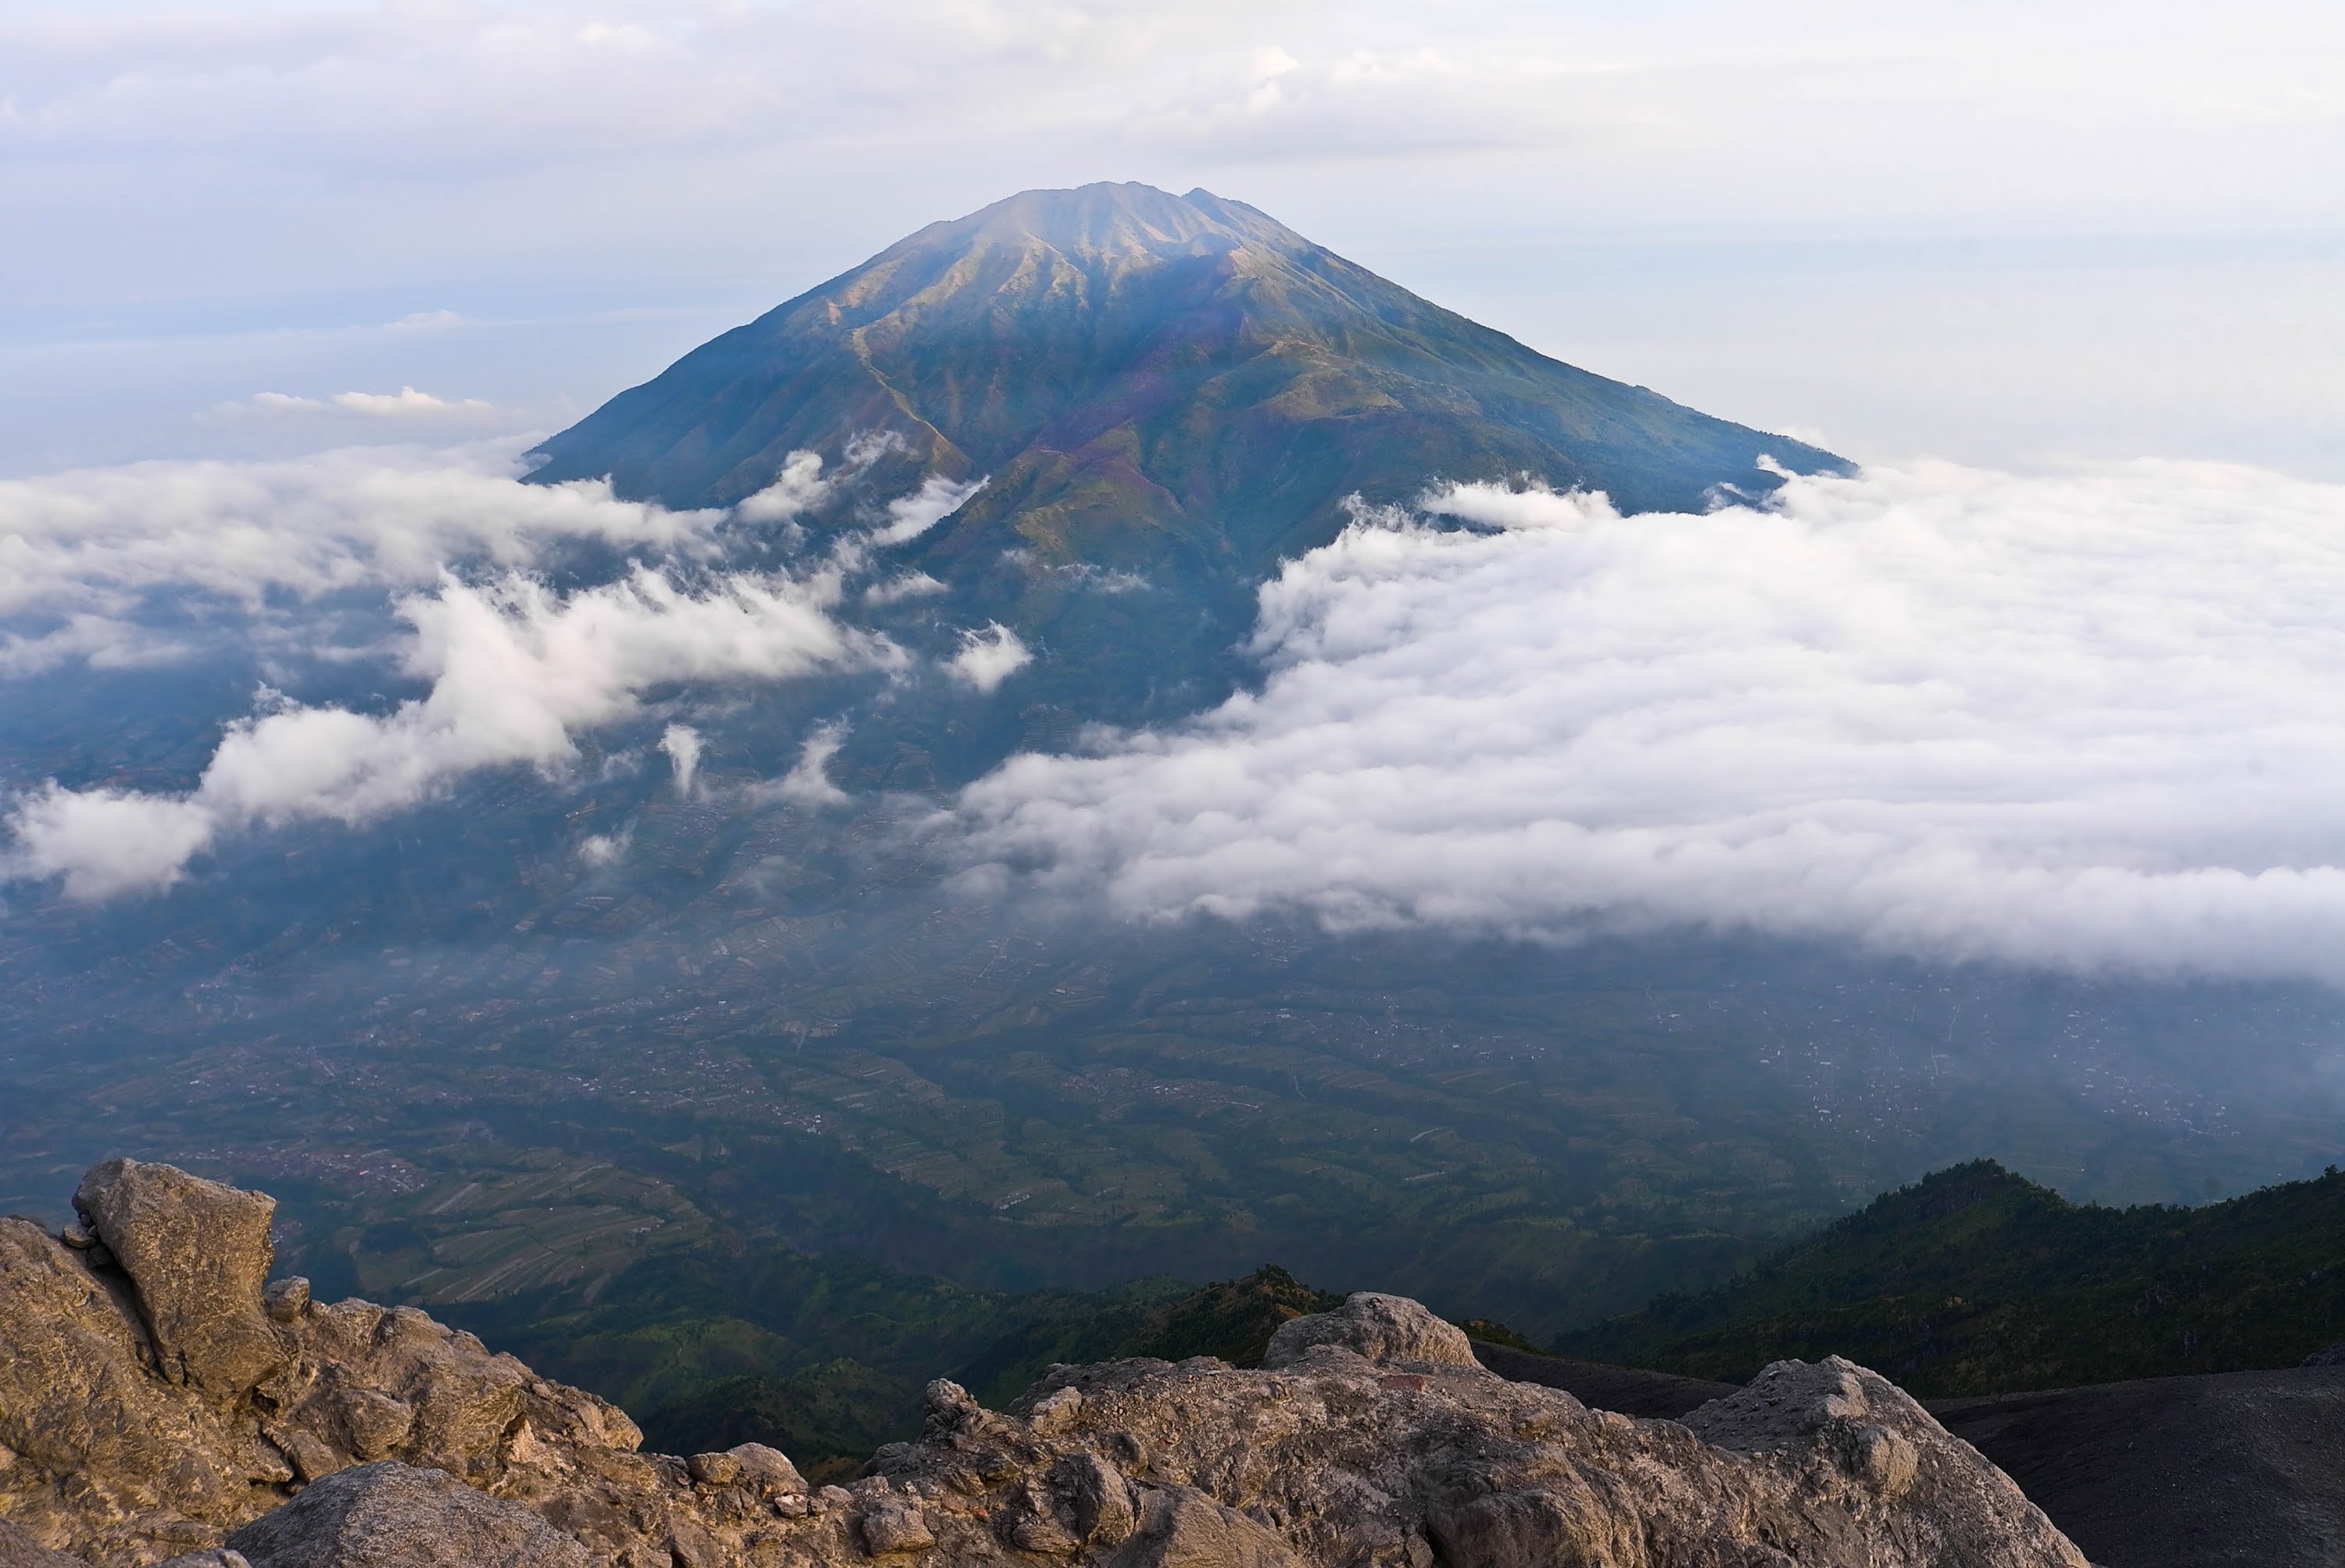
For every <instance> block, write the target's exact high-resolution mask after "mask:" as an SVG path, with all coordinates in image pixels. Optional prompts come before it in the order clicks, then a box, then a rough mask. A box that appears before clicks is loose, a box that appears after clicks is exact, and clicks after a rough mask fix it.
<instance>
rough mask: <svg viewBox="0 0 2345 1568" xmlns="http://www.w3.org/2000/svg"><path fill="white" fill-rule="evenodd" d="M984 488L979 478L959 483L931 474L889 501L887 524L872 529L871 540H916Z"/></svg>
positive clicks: (885, 542) (892, 542)
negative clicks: (908, 490)
mask: <svg viewBox="0 0 2345 1568" xmlns="http://www.w3.org/2000/svg"><path fill="white" fill-rule="evenodd" d="M984 488H985V481H984V480H983V479H982V478H979V479H971V480H969V481H966V482H961V481H956V480H950V479H947V478H946V477H945V476H944V475H943V474H941V473H931V474H929V476H928V478H926V479H924V480H922V481H921V482H920V487H919V489H918V490H916V491H914V492H913V493H912V494H909V495H901V496H898V497H897V498H896V499H895V500H893V501H890V502H889V503H888V522H887V524H886V526H884V527H881V528H878V529H875V530H874V531H873V533H872V535H871V541H872V543H873V544H875V545H901V544H904V543H905V542H907V541H908V540H912V539H917V538H919V536H920V535H923V534H925V533H927V532H928V531H929V529H931V528H933V527H935V526H936V525H937V524H939V523H941V522H943V521H944V520H945V519H946V518H948V517H949V516H951V515H952V514H954V513H955V512H958V511H959V510H960V508H961V504H963V503H964V502H966V501H967V500H968V499H969V497H970V496H972V495H974V494H977V493H978V492H979V491H980V490H982V489H984Z"/></svg>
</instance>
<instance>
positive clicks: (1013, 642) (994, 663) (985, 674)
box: [945, 621, 1034, 692]
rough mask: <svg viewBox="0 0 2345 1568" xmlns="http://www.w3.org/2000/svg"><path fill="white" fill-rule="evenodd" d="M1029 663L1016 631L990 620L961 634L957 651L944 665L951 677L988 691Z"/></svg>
mask: <svg viewBox="0 0 2345 1568" xmlns="http://www.w3.org/2000/svg"><path fill="white" fill-rule="evenodd" d="M1033 662H1034V656H1033V655H1032V654H1030V653H1029V652H1027V651H1026V645H1025V644H1024V643H1022V642H1020V641H1019V640H1018V634H1017V633H1016V632H1013V631H1011V630H1010V628H1009V627H1008V626H1003V625H1002V624H1001V623H1000V621H994V622H991V623H990V624H989V625H988V626H986V628H985V630H983V631H981V632H966V631H965V632H963V633H961V635H960V652H959V653H957V654H955V655H954V656H953V657H952V658H951V660H950V661H949V662H948V663H947V664H946V666H945V667H946V668H947V669H949V670H950V671H951V672H952V674H953V678H954V679H956V680H960V681H965V682H967V683H968V684H969V685H970V686H973V687H976V688H977V689H978V690H980V691H988V692H990V691H991V690H993V689H994V688H995V687H999V686H1000V684H1001V683H1002V682H1003V681H1005V680H1008V679H1009V678H1010V677H1011V676H1012V675H1014V674H1016V673H1017V672H1018V671H1019V670H1021V669H1023V668H1025V667H1027V666H1028V665H1030V664H1031V663H1033Z"/></svg>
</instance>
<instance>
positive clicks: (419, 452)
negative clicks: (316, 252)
mask: <svg viewBox="0 0 2345 1568" xmlns="http://www.w3.org/2000/svg"><path fill="white" fill-rule="evenodd" d="M518 444H519V443H514V442H495V443H483V444H482V445H480V446H474V447H464V448H458V449H455V450H452V451H431V450H426V449H423V448H421V447H417V448H405V447H352V448H346V449H343V450H340V451H337V452H329V453H320V454H318V455H316V456H311V457H304V458H299V459H295V460H288V461H279V462H265V463H226V462H188V463H183V462H168V463H132V464H129V465H127V466H125V467H119V468H88V469H78V470H75V471H72V472H69V473H56V474H49V475H45V476H42V477H39V478H34V479H12V480H0V616H15V615H23V614H26V613H39V614H45V615H70V614H84V613H88V614H102V615H113V616H123V615H127V613H129V612H130V611H131V610H133V609H134V608H136V606H137V604H138V603H139V601H140V599H141V598H142V597H143V596H145V595H146V594H147V593H149V592H150V591H153V590H157V589H160V588H166V587H180V588H189V589H194V590H197V591H199V592H203V593H208V594H212V595H216V596H219V597H221V598H224V599H228V600H230V601H233V602H235V603H237V604H239V605H240V606H246V607H248V608H257V607H258V606H259V604H260V603H261V602H262V600H263V599H264V598H265V597H266V596H269V595H270V594H272V593H285V594H289V595H292V596H297V597H300V598H314V597H316V596H321V595H325V594H330V593H334V592H339V591H340V590H344V589H349V588H354V587H393V588H399V587H415V586H421V585H428V584H430V583H432V582H434V581H436V580H437V578H438V577H439V575H440V574H441V571H442V568H443V566H444V565H446V564H448V563H450V562H454V561H465V560H478V561H482V562H484V563H486V564H488V565H492V566H506V567H516V566H524V565H529V564H530V563H532V562H533V561H535V560H536V559H538V558H539V557H540V555H541V554H542V553H543V551H544V550H545V549H546V547H547V546H549V545H553V544H554V543H556V542H558V541H561V540H564V539H582V538H583V539H594V540H600V541H602V542H603V543H604V544H607V545H614V546H617V547H620V548H631V547H638V546H640V547H645V548H649V549H655V550H659V551H662V552H677V551H691V550H694V549H696V548H699V547H701V546H702V545H705V544H706V540H707V538H708V535H709V531H710V529H711V528H712V527H713V526H714V524H716V522H717V521H719V520H720V519H721V518H722V517H723V514H722V513H716V512H669V511H666V510H665V509H664V508H662V507H659V506H656V505H653V504H647V503H641V502H633V501H621V500H619V499H618V498H617V497H615V496H614V495H613V494H612V493H611V488H610V486H609V485H608V484H604V483H602V482H600V481H581V482H577V483H573V484H553V485H537V484H521V483H519V475H520V468H519V465H518V463H517V462H516V453H515V452H514V450H513V449H514V447H515V446H516V445H518Z"/></svg>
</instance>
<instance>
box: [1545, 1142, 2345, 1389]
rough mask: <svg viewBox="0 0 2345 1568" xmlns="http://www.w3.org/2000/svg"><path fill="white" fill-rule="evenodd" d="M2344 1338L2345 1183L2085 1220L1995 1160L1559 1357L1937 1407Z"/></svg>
mask: <svg viewBox="0 0 2345 1568" xmlns="http://www.w3.org/2000/svg"><path fill="white" fill-rule="evenodd" d="M2338 1339H2345V1176H2340V1174H2339V1173H2338V1171H2337V1170H2336V1168H2335V1167H2334V1166H2331V1167H2330V1170H2329V1173H2328V1174H2327V1175H2325V1176H2320V1177H2316V1178H2315V1179H2313V1180H2310V1181H2302V1182H2291V1183H2288V1184H2285V1185H2282V1186H2269V1187H2265V1188H2263V1189H2262V1190H2260V1191H2258V1192H2253V1193H2249V1194H2247V1195H2246V1196H2241V1197H2236V1198H2233V1199H2230V1200H2229V1201H2228V1202H2224V1203H2215V1204H2208V1205H2207V1206H2205V1207H2198V1208H2182V1207H2170V1206H2166V1205H2149V1206H2143V1207H2131V1208H2110V1207H2100V1206H2097V1205H2078V1204H2071V1203H2069V1202H2067V1201H2066V1200H2065V1199H2063V1198H2062V1197H2061V1196H2059V1195H2058V1194H2057V1193H2055V1192H2052V1191H2050V1190H2049V1189H2047V1188H2045V1187H2041V1186H2036V1185H2035V1183H2033V1182H2030V1181H2027V1180H2025V1179H2024V1178H2022V1177H2020V1176H2015V1175H2013V1174H2012V1173H2011V1172H2009V1171H2007V1170H2005V1169H2004V1168H2003V1167H2002V1166H1999V1165H1997V1164H1995V1162H1994V1161H1992V1160H1977V1161H1974V1162H1972V1163H1970V1164H1968V1165H1962V1166H1954V1168H1953V1169H1951V1170H1944V1171H1940V1172H1938V1173H1937V1174H1935V1175H1934V1176H1927V1177H1924V1179H1923V1180H1921V1181H1919V1182H1917V1183H1915V1184H1914V1185H1913V1186H1906V1187H1900V1188H1899V1189H1898V1190H1896V1191H1895V1192H1893V1193H1889V1194H1886V1195H1884V1196H1882V1197H1880V1198H1878V1199H1876V1200H1875V1201H1874V1202H1873V1203H1872V1204H1871V1205H1870V1206H1868V1207H1865V1208H1864V1209H1863V1210H1862V1211H1861V1212H1859V1213H1857V1214H1853V1215H1851V1216H1849V1217H1847V1218H1845V1219H1843V1220H1841V1221H1839V1222H1838V1223H1836V1224H1833V1225H1832V1226H1829V1227H1826V1228H1825V1229H1823V1230H1822V1232H1820V1233H1819V1234H1817V1235H1816V1236H1815V1237H1812V1238H1810V1239H1809V1240H1807V1241H1804V1242H1801V1243H1799V1244H1797V1245H1795V1246H1792V1247H1788V1248H1785V1249H1783V1250H1782V1251H1780V1252H1777V1253H1774V1254H1772V1255H1771V1256H1770V1257H1767V1258H1765V1259H1763V1260H1762V1261H1761V1262H1760V1263H1759V1264H1758V1265H1757V1266H1756V1267H1754V1268H1751V1270H1750V1272H1748V1273H1747V1274H1744V1275H1741V1276H1740V1277H1738V1278H1734V1279H1731V1280H1730V1281H1728V1282H1726V1283H1725V1284H1722V1285H1720V1286H1718V1287H1716V1288H1713V1289H1711V1290H1708V1291H1705V1292H1702V1293H1700V1294H1699V1295H1684V1294H1672V1295H1665V1296H1662V1297H1660V1298H1657V1299H1656V1300H1654V1301H1653V1302H1652V1303H1651V1304H1650V1305H1649V1306H1647V1307H1646V1308H1643V1309H1642V1310H1640V1311H1638V1312H1633V1313H1630V1314H1629V1315H1627V1316H1625V1317H1620V1318H1615V1319H1610V1320H1609V1321H1607V1322H1603V1323H1599V1324H1598V1325H1596V1326H1594V1327H1593V1328H1589V1329H1583V1330H1580V1331H1578V1332H1574V1333H1568V1334H1566V1335H1564V1336H1563V1337H1562V1338H1561V1339H1559V1340H1558V1342H1557V1346H1556V1349H1557V1353H1558V1354H1560V1355H1566V1356H1576V1357H1584V1358H1586V1359H1590V1360H1599V1361H1610V1362H1618V1363H1620V1364H1623V1365H1629V1366H1637V1367H1650V1368H1653V1369H1659V1370H1666V1371H1670V1372H1675V1373H1680V1374H1683V1375H1687V1376H1691V1377H1701V1378H1717V1379H1722V1380H1730V1381H1741V1380H1744V1379H1746V1378H1748V1377H1749V1376H1750V1375H1751V1373H1752V1372H1754V1371H1756V1370H1757V1369H1759V1368H1760V1367H1761V1366H1763V1365H1765V1364H1766V1363H1767V1362H1769V1361H1771V1360H1774V1359H1779V1358H1782V1357H1786V1356H1796V1357H1799V1358H1801V1359H1805V1360H1813V1359H1817V1358H1819V1357H1822V1356H1825V1355H1832V1354H1838V1355H1843V1356H1846V1357H1848V1358H1850V1359H1853V1360H1856V1361H1860V1362H1862V1363H1863V1364H1864V1365H1866V1366H1869V1367H1872V1368H1873V1369H1876V1370H1878V1371H1880V1372H1883V1373H1884V1374H1885V1375H1887V1376H1889V1377H1891V1378H1893V1379H1895V1380H1897V1381H1899V1382H1901V1383H1903V1384H1904V1385H1905V1386H1906V1387H1907V1388H1909V1389H1911V1390H1913V1391H1914V1392H1915V1393H1917V1394H1921V1395H1924V1396H1931V1397H1941V1398H1943V1397H1951V1396H1954V1395H1964V1394H1987V1393H2001V1392H2008V1391H2015V1390H2028V1389H2047V1388H2060V1387H2066V1386H2071V1385H2076V1384H2083V1383H2100V1382H2111V1381H2116V1380H2121V1379H2127V1378H2144V1377H2163V1376H2168V1375H2172V1374H2177V1373H2185V1372H2225V1371H2239V1370H2247V1369H2258V1368H2269V1367H2287V1366H2293V1365H2295V1364H2296V1363H2297V1362H2299V1361H2300V1360H2301V1359H2303V1358H2304V1357H2305V1356H2306V1355H2307V1354H2309V1353H2310V1352H2311V1351H2313V1350H2315V1349H2320V1347H2322V1346H2324V1345H2327V1344H2330V1343H2332V1342H2334V1341H2336V1340H2338Z"/></svg>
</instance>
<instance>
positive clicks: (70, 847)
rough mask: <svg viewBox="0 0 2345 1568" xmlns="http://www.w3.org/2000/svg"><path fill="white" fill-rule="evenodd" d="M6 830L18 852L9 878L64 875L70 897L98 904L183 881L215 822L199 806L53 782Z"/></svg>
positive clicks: (20, 806)
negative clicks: (14, 842)
mask: <svg viewBox="0 0 2345 1568" xmlns="http://www.w3.org/2000/svg"><path fill="white" fill-rule="evenodd" d="M9 826H10V827H11V828H12V829H13V830H15V837H16V846H17V848H16V852H15V856H14V858H13V859H12V860H10V861H9V862H8V863H7V866H6V869H7V870H8V871H10V872H12V873H13V874H15V875H17V876H21V877H26V878H30V879H32V880H34V881H47V880H48V879H50V878H53V877H61V878H63V879H64V881H65V892H66V897H67V898H70V899H77V900H81V901H97V900H100V899H109V898H113V897H115V896H117V894H121V893H127V892H134V891H150V890H154V889H158V888H167V887H168V886H170V885H171V884H172V883H173V882H176V881H178V880H179V877H180V874H181V873H182V871H184V870H185V869H186V867H187V863H188V860H189V859H190V858H192V857H193V856H194V855H195V854H196V853H197V851H198V850H201V849H202V848H203V847H204V846H205V845H206V844H207V843H208V842H209V841H210V840H211V837H212V834H213V832H214V830H215V827H216V824H215V823H214V821H213V819H212V814H211V813H210V811H209V810H208V809H206V808H205V807H204V806H203V805H202V804H201V803H199V802H198V801H195V800H179V799H167V798H160V797H157V796H153V795H139V794H135V793H129V792H126V791H123V790H118V789H80V790H76V789H59V788H57V786H56V784H54V783H52V784H49V785H47V786H46V787H45V788H44V789H40V790H39V791H37V792H36V793H35V794H32V795H29V796H27V797H25V799H22V800H19V801H18V802H17V803H16V806H15V810H13V811H12V812H11V813H10V814H9Z"/></svg>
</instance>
